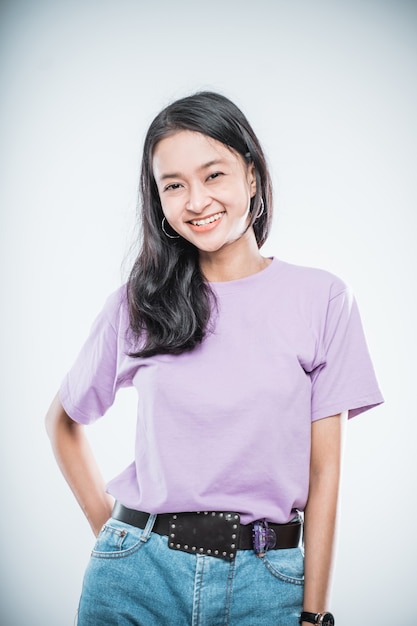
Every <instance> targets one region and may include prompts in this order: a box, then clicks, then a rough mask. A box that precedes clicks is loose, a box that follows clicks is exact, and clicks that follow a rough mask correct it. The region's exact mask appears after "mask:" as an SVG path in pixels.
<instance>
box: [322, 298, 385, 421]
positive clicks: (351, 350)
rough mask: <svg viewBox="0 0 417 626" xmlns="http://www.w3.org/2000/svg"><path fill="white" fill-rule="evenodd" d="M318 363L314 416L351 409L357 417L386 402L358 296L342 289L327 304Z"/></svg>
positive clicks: (349, 412) (328, 414)
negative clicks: (368, 343)
mask: <svg viewBox="0 0 417 626" xmlns="http://www.w3.org/2000/svg"><path fill="white" fill-rule="evenodd" d="M319 341H320V353H321V358H320V362H319V365H318V366H317V367H316V368H315V369H314V370H313V371H312V372H311V380H312V397H311V402H312V420H313V421H314V420H318V419H321V418H324V417H329V416H330V415H337V414H338V413H341V412H343V411H348V416H349V417H350V418H351V417H354V416H355V415H358V414H359V413H362V412H363V411H366V410H367V409H370V408H372V407H373V406H376V405H378V404H381V403H382V402H383V397H382V394H381V391H380V389H379V385H378V382H377V379H376V375H375V371H374V367H373V364H372V361H371V358H370V355H369V351H368V347H367V343H366V339H365V334H364V331H363V327H362V322H361V318H360V314H359V310H358V306H357V303H356V300H355V298H354V297H353V295H352V293H351V292H350V290H349V289H348V288H345V289H343V290H342V291H341V292H339V293H338V294H337V295H335V296H334V297H331V298H330V300H329V304H328V309H327V312H326V316H325V320H324V323H323V325H322V328H321V333H320V340H319Z"/></svg>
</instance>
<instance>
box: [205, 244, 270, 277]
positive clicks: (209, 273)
mask: <svg viewBox="0 0 417 626" xmlns="http://www.w3.org/2000/svg"><path fill="white" fill-rule="evenodd" d="M248 234H249V233H246V234H245V235H243V237H241V238H240V239H239V240H238V241H235V242H234V243H233V244H231V245H228V246H224V247H223V248H222V249H221V250H217V251H216V252H200V267H201V271H202V273H203V276H204V277H205V279H206V280H207V281H209V282H213V283H217V282H228V281H231V280H238V279H239V278H246V276H250V275H251V274H256V273H257V272H260V271H262V270H263V269H265V267H267V265H269V263H270V262H271V261H270V259H266V258H265V257H263V256H262V255H261V253H260V251H259V248H258V245H257V243H256V239H255V236H253V237H250V236H249V237H246V235H248Z"/></svg>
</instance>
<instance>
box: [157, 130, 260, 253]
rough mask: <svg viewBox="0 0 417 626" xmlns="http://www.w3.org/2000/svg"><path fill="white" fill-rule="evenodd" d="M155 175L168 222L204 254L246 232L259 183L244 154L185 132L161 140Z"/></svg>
mask: <svg viewBox="0 0 417 626" xmlns="http://www.w3.org/2000/svg"><path fill="white" fill-rule="evenodd" d="M153 173H154V176H155V180H156V184H157V186H158V192H159V196H160V199H161V204H162V210H163V212H164V215H165V217H166V219H167V221H168V222H169V224H170V225H171V227H172V228H173V229H174V230H175V231H176V232H177V233H178V234H179V235H181V237H183V238H184V239H187V241H189V242H190V243H192V244H194V245H195V246H196V247H197V248H198V249H199V250H200V251H201V252H208V253H209V252H217V251H219V250H221V249H222V248H223V247H224V246H227V245H230V244H232V243H233V242H235V241H237V240H238V239H240V237H241V236H242V235H243V233H244V232H245V230H246V228H247V226H248V221H249V206H250V200H251V198H252V197H253V196H254V195H255V191H256V182H255V173H254V168H253V165H252V164H249V165H248V164H247V163H246V162H245V161H244V159H243V158H242V157H241V155H240V154H238V153H236V152H234V151H233V150H231V149H229V148H227V147H226V146H225V145H224V144H222V143H221V142H219V141H216V140H215V139H212V138H211V137H207V136H206V135H203V134H201V133H197V132H192V131H188V130H182V131H178V132H177V133H175V134H174V135H170V136H168V137H166V138H165V139H162V140H161V141H160V142H159V143H158V144H157V146H156V148H155V151H154V156H153Z"/></svg>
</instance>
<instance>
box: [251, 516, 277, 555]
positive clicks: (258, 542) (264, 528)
mask: <svg viewBox="0 0 417 626" xmlns="http://www.w3.org/2000/svg"><path fill="white" fill-rule="evenodd" d="M252 537H253V551H254V552H255V554H256V556H259V557H261V556H264V554H265V552H266V551H267V550H272V548H274V547H275V545H276V543H277V536H276V534H275V531H274V529H273V528H269V526H268V522H267V521H266V520H262V519H261V520H257V521H256V522H253V526H252Z"/></svg>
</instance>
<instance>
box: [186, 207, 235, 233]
mask: <svg viewBox="0 0 417 626" xmlns="http://www.w3.org/2000/svg"><path fill="white" fill-rule="evenodd" d="M225 213H226V211H217V212H216V213H212V214H211V215H205V216H203V217H198V218H194V219H192V220H188V222H187V224H188V225H189V226H190V227H191V228H192V229H193V230H194V231H195V232H199V233H201V232H206V231H208V230H212V229H213V228H215V227H216V226H217V225H218V224H219V223H220V222H221V220H222V218H223V216H224V215H225Z"/></svg>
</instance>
